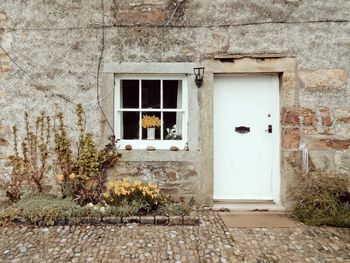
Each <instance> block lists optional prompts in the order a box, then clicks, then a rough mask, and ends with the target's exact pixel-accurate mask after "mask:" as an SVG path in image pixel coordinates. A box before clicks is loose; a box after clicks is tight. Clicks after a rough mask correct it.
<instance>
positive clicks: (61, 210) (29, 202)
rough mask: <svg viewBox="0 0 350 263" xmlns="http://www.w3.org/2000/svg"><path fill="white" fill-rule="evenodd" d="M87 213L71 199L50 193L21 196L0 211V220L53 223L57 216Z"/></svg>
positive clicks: (42, 223)
mask: <svg viewBox="0 0 350 263" xmlns="http://www.w3.org/2000/svg"><path fill="white" fill-rule="evenodd" d="M86 213H87V211H86V209H85V208H83V207H81V206H79V205H77V204H76V203H75V202H74V201H73V200H71V199H68V198H66V199H61V198H58V197H55V196H52V195H45V194H41V195H37V196H26V197H23V198H22V199H21V200H20V201H18V202H17V203H16V204H14V205H12V206H10V207H8V208H6V209H4V210H3V211H1V212H0V220H2V221H5V222H10V221H14V220H16V219H18V218H22V219H24V220H26V221H29V222H30V223H32V224H36V225H40V226H42V225H46V226H49V225H53V224H54V222H55V219H57V218H59V217H65V218H70V217H80V216H84V215H85V214H86Z"/></svg>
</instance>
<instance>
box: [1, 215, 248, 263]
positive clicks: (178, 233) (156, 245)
mask: <svg viewBox="0 0 350 263" xmlns="http://www.w3.org/2000/svg"><path fill="white" fill-rule="evenodd" d="M200 217H201V224H200V226H154V225H149V226H148V225H136V224H130V225H124V226H113V225H104V226H102V225H101V226H65V227H49V228H33V227H11V228H10V227H7V228H5V227H3V228H0V262H239V261H241V260H239V259H238V257H237V256H234V254H233V252H232V244H231V240H230V234H229V232H227V230H226V229H225V226H224V224H223V222H222V221H221V219H220V217H219V216H218V215H217V214H216V213H213V212H205V213H201V214H200Z"/></svg>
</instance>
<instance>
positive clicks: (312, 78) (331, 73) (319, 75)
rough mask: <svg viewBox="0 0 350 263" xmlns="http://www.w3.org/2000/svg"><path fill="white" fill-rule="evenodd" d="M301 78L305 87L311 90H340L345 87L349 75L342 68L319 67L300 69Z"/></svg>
mask: <svg viewBox="0 0 350 263" xmlns="http://www.w3.org/2000/svg"><path fill="white" fill-rule="evenodd" d="M299 78H300V80H301V82H302V84H303V86H304V88H305V89H307V90H310V91H339V90H340V89H345V84H346V81H347V79H348V76H347V73H346V71H345V70H342V69H318V70H314V71H300V72H299Z"/></svg>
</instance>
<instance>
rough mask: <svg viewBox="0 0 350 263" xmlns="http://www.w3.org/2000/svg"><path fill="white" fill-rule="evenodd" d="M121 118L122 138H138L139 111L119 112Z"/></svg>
mask: <svg viewBox="0 0 350 263" xmlns="http://www.w3.org/2000/svg"><path fill="white" fill-rule="evenodd" d="M121 115H122V116H121V119H122V120H123V129H122V131H123V134H122V139H125V140H138V139H139V127H140V126H139V123H140V122H139V118H140V113H139V112H127V111H125V112H121Z"/></svg>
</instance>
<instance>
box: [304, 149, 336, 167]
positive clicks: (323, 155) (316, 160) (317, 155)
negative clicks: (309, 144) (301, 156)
mask: <svg viewBox="0 0 350 263" xmlns="http://www.w3.org/2000/svg"><path fill="white" fill-rule="evenodd" d="M309 156H310V160H311V162H312V164H313V165H314V167H315V168H316V169H319V170H325V171H331V170H333V169H334V153H333V152H332V151H327V150H323V151H321V150H311V151H310V152H309Z"/></svg>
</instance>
